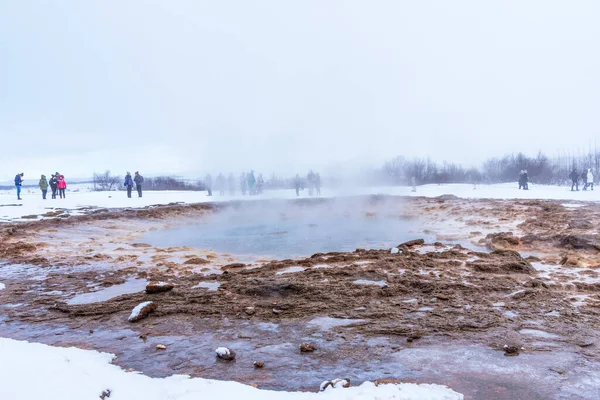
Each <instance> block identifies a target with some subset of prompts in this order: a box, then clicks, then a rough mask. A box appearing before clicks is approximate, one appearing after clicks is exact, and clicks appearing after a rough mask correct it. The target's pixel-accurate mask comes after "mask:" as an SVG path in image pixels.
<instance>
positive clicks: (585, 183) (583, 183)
mask: <svg viewBox="0 0 600 400" xmlns="http://www.w3.org/2000/svg"><path fill="white" fill-rule="evenodd" d="M581 186H583V190H587V187H588V179H587V171H586V170H585V169H584V170H583V172H582V173H581Z"/></svg>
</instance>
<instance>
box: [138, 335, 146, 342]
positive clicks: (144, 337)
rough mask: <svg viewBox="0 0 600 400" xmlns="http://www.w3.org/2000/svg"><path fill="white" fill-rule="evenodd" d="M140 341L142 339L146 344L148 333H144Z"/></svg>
mask: <svg viewBox="0 0 600 400" xmlns="http://www.w3.org/2000/svg"><path fill="white" fill-rule="evenodd" d="M138 337H139V338H140V339H142V340H143V341H144V342H145V341H146V340H147V339H148V334H147V333H142V334H141V335H140V336H138Z"/></svg>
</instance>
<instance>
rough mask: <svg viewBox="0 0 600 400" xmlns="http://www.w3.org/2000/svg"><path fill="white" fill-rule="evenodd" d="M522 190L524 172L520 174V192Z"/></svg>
mask: <svg viewBox="0 0 600 400" xmlns="http://www.w3.org/2000/svg"><path fill="white" fill-rule="evenodd" d="M521 188H523V170H521V172H519V190H521Z"/></svg>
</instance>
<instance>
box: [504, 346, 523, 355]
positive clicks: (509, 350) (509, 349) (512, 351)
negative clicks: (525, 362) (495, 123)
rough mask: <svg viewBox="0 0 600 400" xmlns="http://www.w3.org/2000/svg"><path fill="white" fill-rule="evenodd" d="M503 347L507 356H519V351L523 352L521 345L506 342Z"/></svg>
mask: <svg viewBox="0 0 600 400" xmlns="http://www.w3.org/2000/svg"><path fill="white" fill-rule="evenodd" d="M503 349H504V355H505V356H507V357H515V356H518V355H519V353H520V352H521V347H519V346H516V345H508V344H505V345H504V346H503Z"/></svg>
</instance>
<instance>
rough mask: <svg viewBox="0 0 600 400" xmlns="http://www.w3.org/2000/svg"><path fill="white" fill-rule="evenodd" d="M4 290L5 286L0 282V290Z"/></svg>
mask: <svg viewBox="0 0 600 400" xmlns="http://www.w3.org/2000/svg"><path fill="white" fill-rule="evenodd" d="M4 289H6V285H5V284H4V283H2V282H0V290H4Z"/></svg>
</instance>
